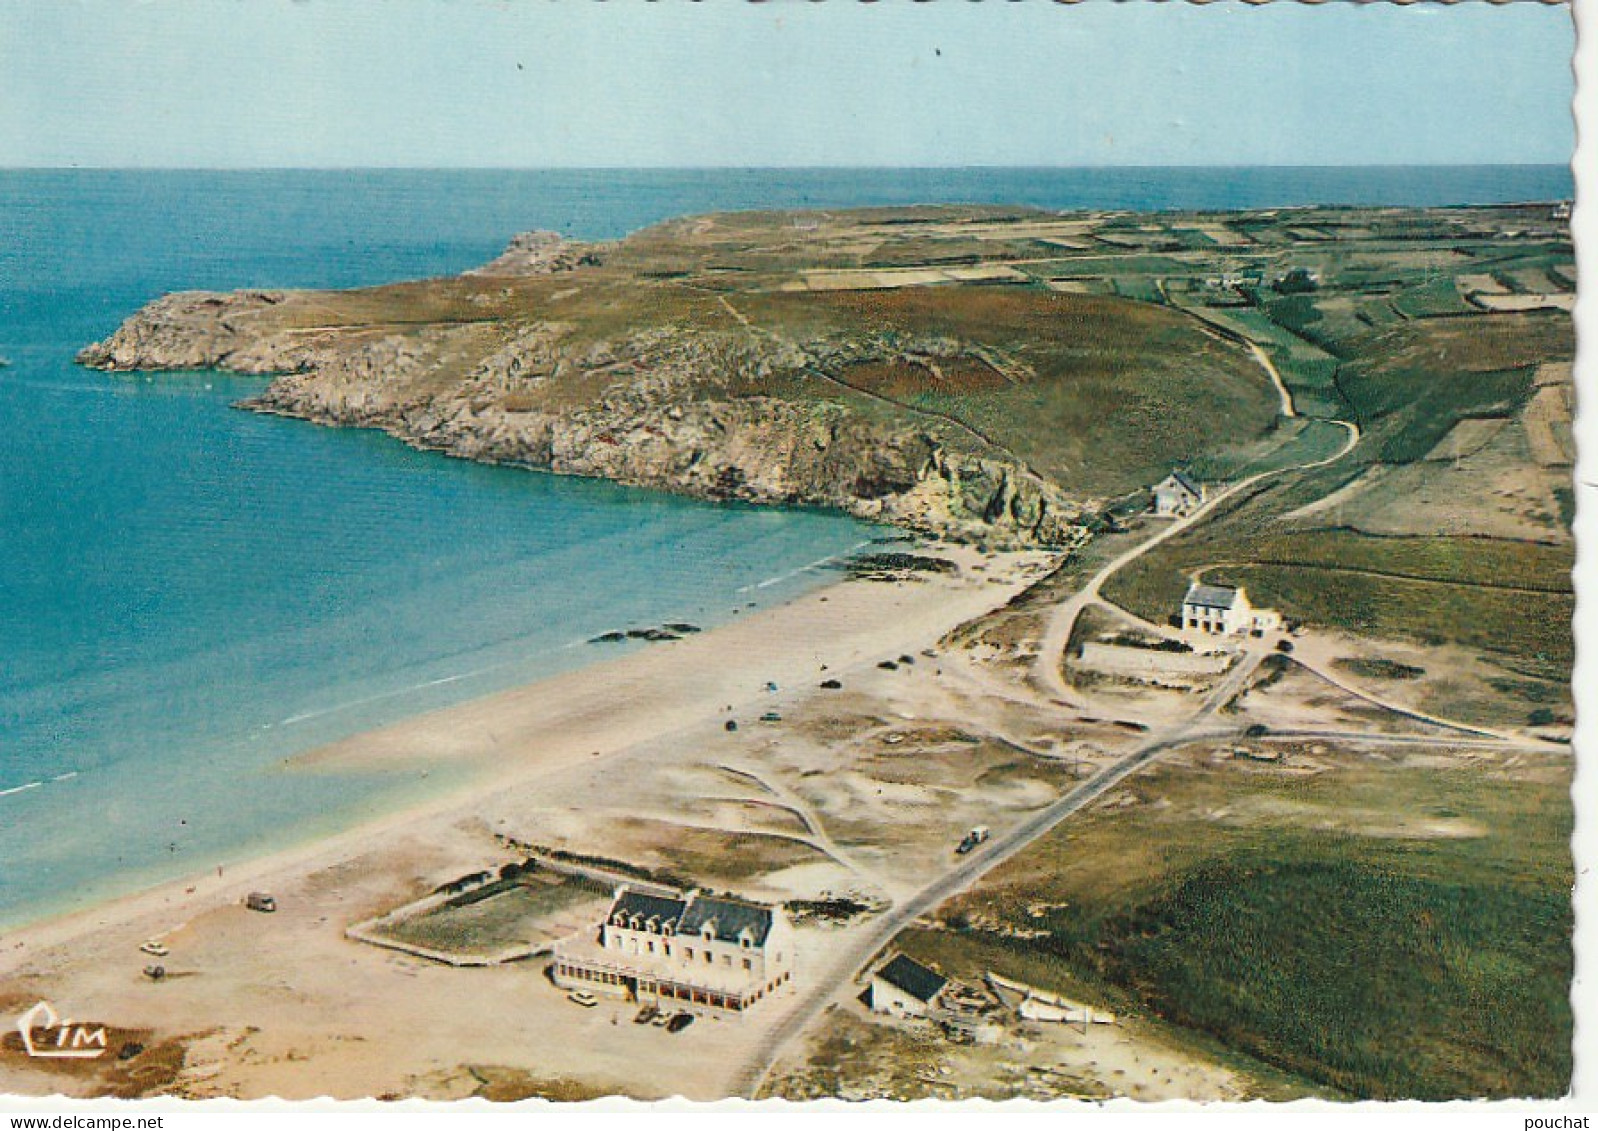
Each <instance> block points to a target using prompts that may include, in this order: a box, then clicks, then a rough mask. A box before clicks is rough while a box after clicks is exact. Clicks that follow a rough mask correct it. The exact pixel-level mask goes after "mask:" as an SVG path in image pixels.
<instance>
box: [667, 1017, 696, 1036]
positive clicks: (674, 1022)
mask: <svg viewBox="0 0 1598 1131" xmlns="http://www.w3.org/2000/svg"><path fill="white" fill-rule="evenodd" d="M693 1023H694V1015H693V1014H692V1013H679V1014H677V1016H675V1017H673V1018H672V1019H671V1020H670V1021H668V1022H666V1032H668V1033H680V1032H682V1031H683V1030H684V1029H686V1028H688V1026H690V1025H692V1024H693Z"/></svg>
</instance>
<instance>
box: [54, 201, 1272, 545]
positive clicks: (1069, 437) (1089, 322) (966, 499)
mask: <svg viewBox="0 0 1598 1131" xmlns="http://www.w3.org/2000/svg"><path fill="white" fill-rule="evenodd" d="M941 216H942V218H943V219H944V220H946V221H948V222H950V223H959V222H969V221H970V220H971V217H969V216H963V215H961V214H958V213H954V212H953V211H952V210H946V212H945V213H941ZM978 218H980V217H978ZM891 219H892V218H891V217H888V216H879V215H877V214H874V213H869V212H868V213H860V214H853V215H849V216H846V217H844V218H841V219H840V218H829V219H828V221H827V222H826V223H825V224H821V223H820V222H818V224H817V227H816V228H814V229H803V228H797V229H796V228H795V226H794V224H795V221H794V220H793V218H792V217H791V216H753V215H747V216H732V217H710V218H702V219H697V220H689V221H674V222H672V223H670V224H666V225H661V226H660V227H657V228H652V229H647V230H646V231H644V232H641V233H638V234H636V235H635V236H633V237H630V238H629V239H627V240H623V241H619V242H617V243H611V244H583V243H576V242H573V241H570V240H567V239H565V238H563V237H561V236H558V235H555V234H553V233H546V232H533V233H526V234H523V235H520V236H517V237H516V238H515V239H514V240H513V241H512V243H511V245H510V246H509V248H507V250H506V251H505V253H504V254H502V255H501V256H500V257H499V258H497V259H495V260H494V261H492V262H491V263H489V264H486V265H485V266H483V267H481V268H478V269H476V270H474V271H471V272H468V273H466V274H464V275H462V276H459V277H455V278H448V279H434V280H424V281H420V282H414V283H403V284H396V285H393V286H387V287H378V288H371V289H366V290H357V291H347V292H308V291H261V290H246V291H238V292H234V293H207V292H186V293H178V294H172V295H168V296H165V297H163V298H160V299H158V300H156V301H154V302H152V303H150V304H149V305H148V306H146V307H145V308H144V309H142V310H140V311H139V312H137V313H136V314H134V315H133V316H132V317H131V318H129V319H128V320H127V321H126V322H125V323H124V324H123V325H122V326H121V327H120V328H119V329H118V330H117V331H116V332H115V333H114V334H112V335H111V336H110V337H109V338H107V339H105V340H104V341H101V342H98V343H95V344H93V345H90V346H88V347H87V348H85V349H84V350H83V351H82V352H81V354H80V355H79V358H78V360H79V361H80V362H81V363H82V364H85V365H88V366H93V367H96V368H100V369H105V370H113V371H124V370H156V369H160V370H183V369H206V368H216V369H225V370H229V371H233V372H237V373H245V374H262V375H270V376H271V377H272V378H273V379H272V381H271V383H270V384H269V385H268V386H267V387H266V388H265V389H264V390H263V391H262V392H261V393H260V394H259V395H257V396H255V397H252V398H250V399H249V400H246V401H245V402H243V404H242V407H245V408H249V409H253V410H256V411H260V412H269V413H277V414H281V415H285V416H293V417H298V418H302V419H306V420H310V421H315V422H317V423H321V424H327V425H337V426H353V427H365V428H378V429H382V430H383V431H385V432H388V433H389V434H391V435H393V436H396V437H398V438H399V439H401V440H403V441H405V442H406V443H409V444H413V445H416V446H418V447H424V448H428V449H434V450H438V451H442V452H446V453H448V454H451V455H454V456H459V457H461V458H464V459H471V460H479V461H485V462H493V463H502V464H515V465H522V466H527V467H532V468H540V469H546V470H549V471H553V472H556V473H560V474H569V475H583V476H594V477H599V478H604V479H610V480H614V481H616V482H619V483H626V484H634V485H638V486H643V487H649V488H656V489H662V490H667V491H674V492H678V493H681V494H685V495H691V496H696V497H701V498H707V499H718V500H726V499H737V500H742V501H747V502H751V503H762V504H790V505H806V506H820V507H829V508H835V509H838V510H841V511H844V512H847V513H849V514H851V515H854V516H857V517H860V518H863V519H869V520H873V521H880V522H885V523H890V524H893V525H896V526H900V527H903V528H907V529H910V530H914V531H917V532H921V533H925V534H931V535H936V536H941V537H948V538H952V539H956V540H960V541H967V542H975V543H979V544H987V545H993V546H1050V547H1069V546H1071V545H1075V544H1077V543H1078V542H1080V541H1081V540H1082V539H1083V538H1085V537H1086V536H1087V534H1088V532H1089V530H1090V529H1091V528H1092V526H1093V525H1094V524H1095V522H1096V521H1097V514H1098V512H1099V510H1100V509H1101V508H1102V507H1103V505H1104V504H1105V502H1106V501H1107V497H1108V494H1107V493H1106V492H1105V491H1104V489H1103V488H1104V486H1105V482H1104V478H1103V477H1102V476H1094V475H1091V474H1086V473H1085V472H1087V471H1090V470H1091V468H1089V467H1085V466H1084V464H1085V463H1086V460H1085V459H1084V456H1085V455H1086V453H1087V451H1088V450H1089V447H1090V445H1091V436H1084V435H1082V434H1081V433H1082V431H1083V430H1082V429H1081V428H1077V429H1072V428H1071V427H1070V422H1069V421H1065V422H1061V423H1062V424H1063V425H1064V426H1065V434H1064V437H1063V442H1062V440H1061V437H1051V432H1052V431H1054V428H1052V427H1051V423H1050V422H1049V421H1046V420H1042V419H1038V415H1039V409H1040V408H1045V407H1046V406H1047V403H1048V401H1049V400H1050V399H1058V398H1060V397H1061V396H1062V395H1064V396H1069V394H1070V393H1071V390H1070V389H1064V388H1062V387H1061V386H1062V383H1063V382H1066V381H1069V380H1071V379H1073V378H1075V379H1078V380H1079V381H1080V379H1081V378H1082V377H1083V376H1084V374H1083V373H1082V372H1080V370H1081V368H1082V365H1081V362H1082V360H1083V359H1084V358H1088V357H1091V356H1093V355H1095V354H1097V353H1102V352H1103V350H1104V349H1105V348H1107V347H1109V348H1113V347H1114V345H1115V342H1114V341H1107V340H1105V339H1104V337H1103V335H1102V334H1100V333H1099V332H1098V331H1097V327H1096V324H1115V323H1117V322H1118V321H1120V320H1121V319H1123V318H1125V317H1127V316H1128V313H1127V311H1126V310H1122V309H1119V308H1122V307H1124V308H1129V309H1130V308H1133V307H1134V305H1135V304H1131V303H1120V302H1119V301H1118V300H1105V299H1096V298H1094V299H1089V298H1088V297H1087V296H1076V295H1062V294H1057V293H1055V292H1052V291H1048V290H1040V289H1035V288H1030V287H1013V286H1007V287H995V286H983V285H959V284H956V285H952V286H943V287H938V288H920V289H919V293H914V292H913V291H912V289H897V290H896V289H885V290H874V289H853V288H850V287H848V286H844V287H830V286H824V288H823V289H820V290H817V289H813V283H814V281H815V279H816V278H817V277H818V272H826V271H828V270H829V266H828V265H829V264H831V263H833V262H834V261H835V260H836V258H837V255H838V249H839V247H840V245H841V244H845V243H847V242H848V241H849V240H850V239H854V240H859V239H860V238H861V237H862V235H863V234H870V232H871V230H872V227H873V225H878V226H880V225H882V224H885V223H887V222H888V221H890V220H891ZM928 235H929V233H928V232H926V231H922V232H920V233H919V236H920V238H921V239H923V241H925V242H929V243H932V244H935V243H936V240H927V239H926V237H927V236H928ZM889 236H890V237H893V236H897V233H895V232H892V231H891V229H890V231H889ZM934 250H935V249H934ZM928 296H934V297H932V299H931V301H928ZM1133 313H1135V314H1136V316H1137V317H1144V318H1146V317H1147V315H1146V314H1144V313H1142V312H1141V311H1134V312H1133ZM1117 328H1118V329H1121V330H1124V327H1117ZM1040 331H1042V333H1041V334H1040ZM1051 335H1052V336H1053V337H1052V339H1051V337H1050V336H1051ZM1193 337H1194V339H1195V341H1194V343H1193V344H1194V346H1195V347H1196V348H1197V350H1198V351H1199V353H1200V354H1203V355H1205V356H1204V357H1203V358H1202V361H1203V362H1204V365H1205V366H1207V367H1209V368H1214V367H1215V363H1216V361H1218V360H1219V361H1223V362H1225V363H1226V366H1227V367H1228V368H1230V367H1231V365H1232V363H1233V361H1234V360H1235V359H1232V358H1223V357H1220V356H1219V355H1221V354H1224V353H1225V352H1226V350H1227V346H1226V343H1218V342H1214V341H1210V340H1207V339H1204V338H1201V337H1200V336H1198V335H1196V334H1195V335H1193ZM1122 360H1124V361H1126V362H1129V363H1132V364H1136V363H1137V359H1136V358H1135V357H1130V356H1129V357H1126V358H1124V359H1122ZM1062 362H1064V364H1062ZM1100 368H1102V365H1101V366H1100ZM1242 368H1243V369H1244V370H1245V371H1246V369H1247V366H1246V363H1245V364H1244V365H1243V366H1242ZM1073 369H1075V370H1077V372H1073ZM1095 376H1099V375H1098V374H1097V373H1096V372H1095ZM1256 383H1257V382H1256ZM1077 391H1078V392H1079V394H1080V396H1082V397H1092V398H1098V400H1099V401H1100V402H1102V403H1099V404H1094V405H1088V406H1087V411H1088V412H1089V414H1090V415H1091V414H1092V413H1094V412H1099V413H1102V415H1103V417H1104V419H1103V424H1104V426H1105V428H1106V429H1107V430H1108V429H1111V428H1113V427H1115V426H1124V425H1126V424H1127V423H1128V422H1130V423H1131V424H1132V425H1133V426H1136V427H1140V428H1143V429H1148V428H1153V429H1156V430H1158V429H1159V428H1160V427H1161V420H1162V415H1163V414H1162V413H1161V412H1160V411H1159V410H1158V408H1157V407H1156V406H1151V405H1150V404H1149V403H1148V401H1149V398H1148V397H1147V396H1146V395H1144V394H1143V393H1142V392H1139V391H1137V390H1135V389H1130V388H1129V389H1127V390H1126V391H1125V395H1123V396H1120V397H1119V398H1117V397H1115V396H1113V395H1112V396H1111V397H1109V398H1108V399H1106V398H1105V397H1104V390H1103V388H1102V380H1100V381H1096V382H1094V383H1092V384H1091V385H1090V384H1088V383H1087V382H1082V387H1081V388H1080V389H1079V390H1077ZM1029 392H1031V393H1032V395H1030V396H1029V395H1028V393H1029ZM1112 393H1113V390H1112ZM1166 423H1167V425H1169V424H1170V418H1167V420H1166ZM1089 431H1091V429H1089ZM1182 431H1183V429H1182V428H1181V427H1180V426H1177V427H1175V428H1174V432H1175V433H1176V434H1177V435H1176V436H1175V437H1173V438H1175V439H1176V443H1175V445H1174V446H1175V447H1176V448H1178V449H1180V448H1181V447H1182V446H1183V442H1184V441H1183V440H1182V438H1181V437H1180V433H1182ZM1152 438H1153V439H1156V440H1157V439H1158V437H1157V436H1156V437H1152Z"/></svg>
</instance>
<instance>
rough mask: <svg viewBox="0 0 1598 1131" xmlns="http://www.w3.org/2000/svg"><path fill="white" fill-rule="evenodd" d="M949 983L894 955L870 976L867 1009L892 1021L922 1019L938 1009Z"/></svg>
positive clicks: (907, 959)
mask: <svg viewBox="0 0 1598 1131" xmlns="http://www.w3.org/2000/svg"><path fill="white" fill-rule="evenodd" d="M948 984H949V980H948V979H947V978H945V977H944V976H943V975H942V974H939V973H938V972H937V971H936V970H930V969H928V968H927V967H925V966H923V965H921V963H919V962H917V961H916V960H915V959H913V958H910V957H908V956H906V955H903V954H896V955H894V956H893V957H892V958H890V959H889V960H888V961H887V962H884V963H883V964H882V965H881V966H880V967H878V968H877V970H876V972H875V973H874V974H872V975H871V1009H872V1012H874V1013H891V1014H893V1015H894V1016H896V1017H925V1016H927V1014H929V1013H931V1012H932V1011H933V1010H935V1009H937V1008H938V998H939V997H940V995H942V993H943V990H944V987H946V986H947V985H948Z"/></svg>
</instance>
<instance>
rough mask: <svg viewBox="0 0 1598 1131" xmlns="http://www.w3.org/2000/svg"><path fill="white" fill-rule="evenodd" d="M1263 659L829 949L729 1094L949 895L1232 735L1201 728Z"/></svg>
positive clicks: (758, 1075)
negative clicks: (1151, 770)
mask: <svg viewBox="0 0 1598 1131" xmlns="http://www.w3.org/2000/svg"><path fill="white" fill-rule="evenodd" d="M1264 655H1265V653H1264V652H1263V651H1251V652H1247V653H1245V654H1244V657H1243V659H1242V660H1241V661H1240V662H1239V663H1238V664H1237V665H1236V666H1234V667H1233V669H1232V671H1231V672H1229V673H1227V676H1226V678H1225V679H1223V680H1222V681H1221V682H1220V683H1219V684H1217V685H1216V687H1215V689H1214V690H1213V691H1211V692H1210V693H1209V695H1207V696H1206V697H1205V698H1204V701H1203V703H1201V704H1200V706H1199V708H1198V710H1196V711H1195V712H1194V713H1193V714H1192V715H1191V716H1189V717H1188V718H1187V719H1185V720H1183V721H1182V722H1180V723H1178V724H1176V725H1174V726H1171V727H1169V728H1166V729H1165V730H1163V731H1160V732H1157V733H1156V734H1154V735H1151V736H1150V737H1149V738H1147V739H1145V740H1144V741H1143V742H1141V743H1139V744H1138V745H1137V746H1136V747H1134V748H1133V749H1132V750H1131V751H1129V752H1128V753H1127V754H1125V755H1123V756H1122V757H1121V758H1119V759H1117V760H1116V761H1115V762H1113V763H1111V764H1110V765H1109V766H1106V767H1105V768H1104V769H1102V770H1100V771H1099V772H1098V773H1096V774H1094V775H1093V776H1092V777H1091V778H1089V779H1088V780H1087V781H1085V782H1083V783H1082V784H1081V785H1079V786H1077V787H1076V788H1075V789H1073V790H1071V791H1070V792H1069V793H1067V794H1065V795H1064V796H1063V797H1061V798H1060V799H1059V800H1057V801H1055V802H1054V803H1052V804H1050V805H1048V806H1046V807H1045V808H1043V809H1041V810H1039V811H1038V812H1036V813H1034V814H1033V815H1032V816H1030V817H1028V818H1026V819H1025V820H1023V821H1022V822H1021V823H1020V824H1019V825H1016V826H1015V827H1014V828H1011V829H1009V830H1007V831H1005V832H1002V833H999V834H997V835H995V836H994V837H993V839H991V840H989V841H988V842H987V844H985V845H983V846H982V847H980V848H978V849H977V850H976V851H974V852H972V853H971V854H970V855H969V856H966V857H965V858H964V859H963V860H962V861H961V863H959V864H958V865H956V866H955V867H954V868H952V869H950V870H949V871H948V872H945V873H944V874H943V875H941V876H939V877H938V878H937V879H935V880H933V881H932V882H931V883H929V884H927V885H926V886H925V887H923V888H922V889H921V890H920V891H918V892H916V893H915V894H914V895H912V896H910V897H909V898H908V899H905V900H902V901H901V902H899V903H897V904H895V905H894V906H893V908H891V909H890V910H889V911H888V912H886V913H885V914H884V915H883V916H882V917H881V918H880V919H878V920H877V921H876V922H874V923H872V924H871V927H870V930H867V931H863V932H861V934H860V935H858V936H857V937H856V938H854V939H853V940H852V941H851V942H850V943H849V944H848V945H847V946H846V947H843V948H841V949H839V950H837V951H834V952H832V953H831V954H830V955H829V959H830V960H829V961H828V962H827V963H826V965H825V967H824V968H823V969H821V970H818V971H816V972H815V974H814V975H813V976H812V977H811V978H809V979H808V982H809V986H810V988H809V989H807V990H805V991H803V992H802V993H801V994H800V995H799V1000H798V1001H797V1002H795V1003H794V1005H793V1006H792V1007H791V1008H790V1009H789V1011H788V1013H787V1014H785V1015H784V1016H783V1018H782V1019H781V1021H779V1022H778V1023H777V1024H776V1025H774V1026H773V1027H772V1028H771V1029H769V1030H767V1032H766V1033H765V1034H764V1035H763V1036H762V1037H761V1039H760V1040H759V1041H758V1042H757V1043H756V1045H755V1047H754V1048H753V1049H751V1050H750V1052H749V1055H748V1057H747V1059H746V1060H745V1062H744V1064H743V1066H742V1067H741V1068H740V1069H739V1071H738V1073H737V1075H736V1076H735V1077H734V1079H733V1083H732V1091H733V1093H734V1094H737V1095H742V1096H746V1097H749V1098H753V1097H754V1096H756V1095H757V1094H758V1093H759V1091H760V1088H761V1085H762V1084H764V1083H765V1080H766V1076H767V1074H768V1073H769V1072H770V1070H771V1068H772V1066H773V1065H774V1064H776V1062H777V1060H778V1059H779V1058H780V1056H781V1055H782V1051H783V1049H784V1048H785V1047H786V1045H787V1044H788V1042H789V1041H791V1040H792V1039H793V1038H794V1037H796V1036H798V1035H799V1033H800V1032H802V1031H803V1030H804V1029H805V1027H806V1026H808V1025H809V1024H810V1023H811V1022H812V1021H813V1020H815V1018H816V1017H817V1016H819V1015H820V1014H821V1013H822V1012H823V1011H824V1010H825V1009H826V1008H827V1007H828V1006H829V1005H831V1004H833V1003H834V1002H837V1001H842V1000H844V999H846V998H847V997H848V996H850V995H851V994H852V993H853V992H854V980H855V975H856V974H857V973H858V972H859V971H860V969H861V968H862V967H863V966H865V965H866V963H868V962H870V961H871V959H872V957H873V956H874V955H876V953H877V952H878V951H880V950H881V949H882V948H883V947H885V946H887V945H888V943H889V942H891V941H892V940H893V938H894V936H895V935H897V934H898V933H899V932H900V931H902V930H904V929H905V928H906V927H908V926H909V925H910V924H911V923H913V922H914V921H915V920H916V919H918V918H920V917H921V916H922V915H925V914H926V913H927V912H929V911H932V910H933V909H935V908H936V907H937V906H938V905H939V904H941V903H943V902H944V901H945V900H947V899H949V898H950V897H952V896H955V895H958V894H960V893H961V892H962V891H964V890H965V889H967V888H968V887H970V886H971V885H972V884H974V883H976V882H977V881H978V880H979V879H981V878H982V877H983V876H985V875H986V874H987V873H988V872H990V871H992V870H993V869H994V868H996V867H998V866H999V865H1000V864H1002V863H1004V862H1005V861H1006V860H1008V859H1010V857H1012V856H1014V855H1015V854H1016V853H1018V852H1020V851H1021V850H1022V849H1024V848H1026V847H1027V846H1028V845H1030V844H1031V843H1032V842H1033V841H1035V840H1037V839H1038V837H1040V836H1043V835H1044V834H1045V833H1047V832H1049V831H1050V830H1051V829H1053V828H1054V827H1055V826H1056V825H1058V824H1060V823H1061V822H1062V821H1064V820H1065V819H1066V818H1067V817H1070V816H1071V815H1072V814H1074V813H1077V812H1079V811H1080V810H1082V809H1083V808H1085V807H1086V806H1088V805H1091V804H1092V803H1093V802H1095V801H1097V800H1098V799H1099V798H1100V797H1102V796H1104V794H1106V793H1108V792H1109V791H1110V790H1111V789H1114V788H1115V787H1116V786H1117V785H1119V784H1121V782H1123V781H1125V780H1126V779H1127V778H1129V777H1131V776H1132V775H1133V774H1135V773H1137V772H1138V771H1139V770H1141V769H1143V768H1144V767H1145V766H1147V765H1148V764H1149V763H1151V762H1153V761H1155V760H1156V759H1158V758H1159V757H1160V756H1161V755H1162V754H1164V753H1166V752H1168V751H1170V750H1174V749H1176V748H1178V747H1181V746H1186V745H1187V744H1188V743H1191V742H1199V741H1203V740H1206V739H1213V738H1219V737H1224V736H1226V735H1229V734H1235V733H1237V729H1238V728H1237V727H1235V726H1230V727H1220V728H1215V727H1208V728H1206V727H1203V726H1201V724H1202V723H1204V722H1205V720H1207V719H1208V718H1209V716H1210V715H1212V714H1214V713H1215V712H1216V711H1217V710H1219V709H1220V708H1221V707H1222V706H1223V705H1225V704H1226V703H1227V702H1229V701H1230V700H1231V699H1232V698H1233V697H1234V696H1236V695H1237V693H1238V692H1239V691H1241V690H1242V688H1243V686H1244V684H1245V683H1246V682H1247V680H1248V678H1249V677H1250V676H1251V675H1253V674H1254V669H1255V668H1256V667H1258V665H1259V662H1260V660H1262V659H1263V658H1264Z"/></svg>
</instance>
